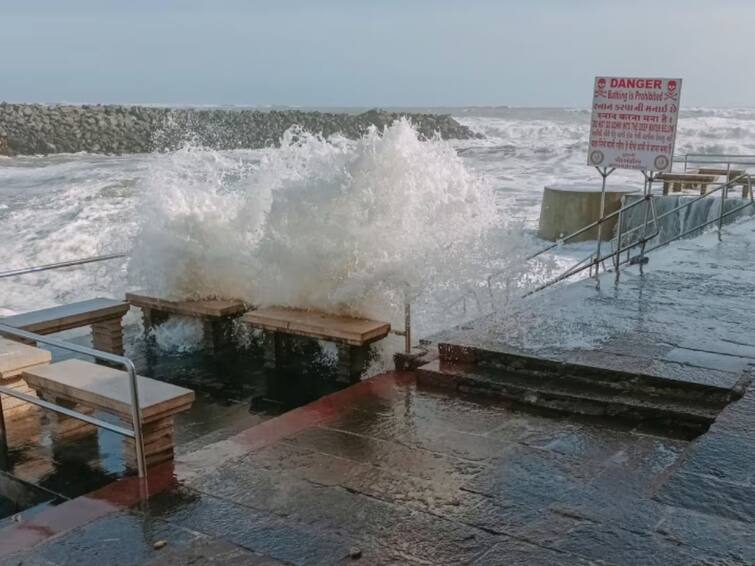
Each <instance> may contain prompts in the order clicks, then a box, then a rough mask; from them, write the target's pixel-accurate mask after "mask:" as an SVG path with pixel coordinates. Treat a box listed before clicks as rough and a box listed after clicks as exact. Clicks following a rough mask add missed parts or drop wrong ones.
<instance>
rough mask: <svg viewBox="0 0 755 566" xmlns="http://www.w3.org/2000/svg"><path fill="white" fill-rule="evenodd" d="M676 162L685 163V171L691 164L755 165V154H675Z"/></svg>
mask: <svg viewBox="0 0 755 566" xmlns="http://www.w3.org/2000/svg"><path fill="white" fill-rule="evenodd" d="M673 161H674V162H675V163H678V162H682V163H684V171H686V170H687V166H688V165H690V164H695V165H727V166H729V167H730V166H731V165H752V166H755V155H738V154H735V153H685V154H684V155H675V156H674V159H673Z"/></svg>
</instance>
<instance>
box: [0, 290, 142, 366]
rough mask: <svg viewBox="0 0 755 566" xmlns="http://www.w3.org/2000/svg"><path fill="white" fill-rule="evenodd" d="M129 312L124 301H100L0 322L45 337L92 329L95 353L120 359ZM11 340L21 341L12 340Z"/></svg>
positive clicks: (83, 302)
mask: <svg viewBox="0 0 755 566" xmlns="http://www.w3.org/2000/svg"><path fill="white" fill-rule="evenodd" d="M129 308H130V307H129V304H128V303H126V302H124V301H116V300H114V299H105V298H97V299H90V300H88V301H80V302H78V303H71V304H68V305H61V306H59V307H52V308H49V309H42V310H38V311H31V312H25V313H22V314H17V315H13V316H8V317H5V318H0V322H1V323H2V324H5V325H7V326H12V327H13V328H17V329H19V330H26V331H27V332H34V333H36V334H42V335H45V334H53V333H55V332H62V331H64V330H70V329H72V328H80V327H82V326H91V327H92V346H93V347H94V349H95V350H101V351H103V352H110V353H112V354H117V355H119V356H120V355H123V325H122V322H121V319H122V318H123V316H124V315H125V314H126V313H127V312H128V310H129ZM8 337H9V338H12V339H14V340H19V339H18V338H14V337H13V336H8Z"/></svg>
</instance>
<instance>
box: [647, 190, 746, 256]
mask: <svg viewBox="0 0 755 566" xmlns="http://www.w3.org/2000/svg"><path fill="white" fill-rule="evenodd" d="M753 204H755V203H753V202H748V203H747V204H743V205H742V206H738V207H737V208H735V209H733V210H730V211H729V212H727V213H726V214H724V218H726V217H727V216H731V215H732V214H734V213H736V212H739V211H740V210H743V209H745V208H747V207H748V206H753ZM714 222H718V218H714V219H713V220H709V221H708V222H703V223H702V224H700V225H698V226H695V227H694V228H690V229H689V230H686V231H685V232H682V233H681V234H678V235H677V236H674V237H673V238H671V239H669V240H666V241H665V242H661V243H660V244H656V245H655V246H653V247H651V248H650V249H648V250H647V251H648V252H652V251H654V250H657V249H658V248H662V247H663V246H666V245H668V244H670V243H671V242H675V241H676V240H679V239H681V238H683V237H684V236H687V235H688V234H691V233H692V232H695V231H697V230H702V229H703V228H705V227H706V226H710V225H711V224H713V223H714Z"/></svg>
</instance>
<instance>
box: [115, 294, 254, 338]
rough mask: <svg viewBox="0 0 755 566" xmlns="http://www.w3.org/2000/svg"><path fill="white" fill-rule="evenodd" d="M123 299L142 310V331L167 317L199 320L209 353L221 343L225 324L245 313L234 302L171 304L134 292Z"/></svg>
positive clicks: (176, 302)
mask: <svg viewBox="0 0 755 566" xmlns="http://www.w3.org/2000/svg"><path fill="white" fill-rule="evenodd" d="M126 300H127V301H128V302H129V303H130V304H131V305H133V306H135V307H139V308H140V309H141V310H142V317H143V321H144V329H145V330H149V329H151V328H152V327H154V326H155V325H159V324H162V323H163V322H165V321H166V320H167V319H168V318H169V317H170V316H171V315H177V316H185V317H190V318H198V319H200V320H201V321H202V325H203V327H204V340H205V348H206V349H207V350H210V351H216V350H218V349H220V347H221V346H222V345H224V344H225V342H226V340H227V337H228V334H229V328H228V326H229V322H230V321H232V320H233V319H234V318H236V317H238V316H240V315H242V314H243V313H245V312H246V311H247V306H246V304H245V303H244V302H243V301H240V300H238V299H210V300H201V301H173V300H169V299H162V298H159V297H154V296H150V295H147V294H145V293H144V292H134V293H126Z"/></svg>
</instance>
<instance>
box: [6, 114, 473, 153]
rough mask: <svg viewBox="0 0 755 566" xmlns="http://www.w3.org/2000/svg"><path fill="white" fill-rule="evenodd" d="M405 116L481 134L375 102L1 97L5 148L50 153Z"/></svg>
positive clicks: (353, 127)
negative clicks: (172, 102)
mask: <svg viewBox="0 0 755 566" xmlns="http://www.w3.org/2000/svg"><path fill="white" fill-rule="evenodd" d="M399 116H408V117H409V118H410V119H411V120H412V122H413V123H414V124H415V125H416V127H417V128H418V130H419V132H420V133H421V134H422V135H424V136H426V137H431V136H433V135H435V133H436V132H437V133H439V134H440V135H441V137H443V138H445V139H468V138H473V137H477V134H475V133H474V132H472V131H471V130H470V129H469V128H467V127H466V126H463V125H461V124H459V123H458V122H457V121H456V120H454V119H453V118H452V117H451V116H449V115H445V114H414V113H410V114H405V113H395V112H384V111H380V110H370V111H368V112H364V113H362V114H351V113H345V112H344V113H329V112H304V111H298V110H285V111H269V112H268V111H259V110H246V109H193V108H157V107H147V106H111V105H106V106H103V105H83V106H69V105H42V104H9V103H5V102H3V103H0V155H35V154H50V153H74V152H79V151H86V152H90V153H108V154H120V153H146V152H151V151H166V150H172V149H176V148H177V147H180V146H181V145H183V144H185V143H186V142H187V141H193V142H195V143H197V144H199V145H202V146H205V147H211V148H214V149H241V148H246V149H256V148H261V147H266V146H271V145H275V144H276V143H277V142H278V141H279V140H280V138H281V136H282V135H283V133H284V132H285V131H286V130H287V129H288V128H290V127H291V126H301V127H302V128H304V129H305V130H307V131H310V132H313V133H318V134H322V135H324V136H330V135H333V134H336V133H339V134H342V135H344V136H346V137H349V138H356V137H358V136H359V135H361V134H362V132H364V131H365V130H366V129H367V128H368V127H369V126H370V125H373V124H374V125H375V126H377V127H380V128H382V127H383V126H385V125H388V124H390V123H392V122H393V121H394V120H395V119H396V118H398V117H399Z"/></svg>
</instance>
